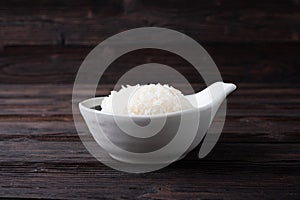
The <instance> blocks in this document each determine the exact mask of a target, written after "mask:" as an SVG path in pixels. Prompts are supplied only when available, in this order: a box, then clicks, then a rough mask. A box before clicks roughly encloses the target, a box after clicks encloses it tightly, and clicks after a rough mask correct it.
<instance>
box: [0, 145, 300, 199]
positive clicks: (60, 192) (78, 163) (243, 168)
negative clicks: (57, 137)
mask: <svg viewBox="0 0 300 200" xmlns="http://www.w3.org/2000/svg"><path fill="white" fill-rule="evenodd" d="M0 144H1V145H0V148H1V156H0V159H1V160H0V163H1V168H0V170H1V173H0V185H1V189H0V196H1V197H3V198H5V197H22V198H25V197H29V198H47V199H48V198H49V199H52V198H58V199H65V198H66V199H67V198H68V199H70V198H72V199H73V198H81V199H85V198H91V199H94V198H99V197H101V198H113V199H115V198H129V199H132V198H141V199H143V198H148V199H156V198H158V197H160V198H166V199H168V198H172V197H174V198H175V197H182V198H189V199H190V198H200V197H201V198H203V197H206V198H222V199H233V198H234V197H235V195H238V196H237V198H238V199H249V198H275V197H280V198H291V199H297V197H298V196H299V168H298V165H299V159H300V157H299V153H300V152H299V150H300V149H299V145H298V144H297V145H291V144H285V145H280V144H277V145H276V144H269V145H268V144H263V145H257V144H248V145H247V144H218V145H217V147H216V148H215V149H214V150H213V152H212V153H211V154H210V155H209V156H208V157H207V158H205V159H204V160H198V161H197V160H195V158H193V157H192V156H189V157H188V158H186V159H183V160H181V161H179V162H177V163H174V164H172V165H170V166H169V167H167V168H165V169H163V170H160V171H157V172H152V173H149V174H137V175H134V174H126V173H122V172H118V171H115V170H112V169H109V168H107V167H105V166H104V165H102V164H101V163H99V162H97V161H95V159H94V158H92V157H91V156H90V155H89V154H88V153H87V152H86V150H85V149H84V147H83V146H82V145H81V144H80V143H79V142H35V141H32V140H24V141H14V142H0ZM178 180H180V181H178ZM220 180H222V181H220ZM141 182H142V183H143V184H140V183H141ZM70 191H73V192H70ZM170 195H171V196H170ZM173 195H174V196H173Z"/></svg>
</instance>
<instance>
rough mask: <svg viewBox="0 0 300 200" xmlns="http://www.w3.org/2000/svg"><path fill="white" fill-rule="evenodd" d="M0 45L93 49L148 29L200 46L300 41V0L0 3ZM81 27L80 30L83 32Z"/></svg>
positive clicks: (127, 0) (23, 1)
mask: <svg viewBox="0 0 300 200" xmlns="http://www.w3.org/2000/svg"><path fill="white" fill-rule="evenodd" d="M0 10H1V12H0V13H1V15H0V19H1V32H0V35H1V38H2V40H1V43H2V45H3V46H7V45H60V44H62V45H65V44H68V45H74V44H76V45H95V44H98V43H99V42H101V41H103V40H104V39H105V38H107V37H109V36H111V35H114V34H116V33H119V32H121V31H124V30H128V29H130V28H136V27H144V26H158V27H166V28H171V29H175V30H178V31H181V32H184V33H186V34H188V35H189V36H191V37H193V38H194V39H196V40H197V41H200V42H244V43H245V42H262V41H264V42H265V41H269V42H274V41H275V42H278V41H280V42H282V41H285V42H287V41H290V42H294V41H298V42H299V27H300V24H299V21H300V17H299V3H298V1H292V0H289V1H283V0H278V1H273V0H267V1H264V2H261V1H258V0H256V1H245V2H244V1H243V2H239V1H234V0H229V1H228V0H218V1H209V0H205V1H200V2H199V1H197V0H193V1H189V2H188V3H187V2H185V1H182V0H176V1H173V0H171V1H164V2H158V1H150V0H146V1H135V0H124V1H119V0H115V1H108V0H104V1H91V0H89V1H84V0H80V1H75V2H72V1H63V2H59V1H49V0H46V1H44V0H43V1H34V2H32V3H30V4H28V3H27V2H26V1H25V0H21V1H13V2H10V1H7V0H5V1H1V4H0ZM79 27H80V28H79Z"/></svg>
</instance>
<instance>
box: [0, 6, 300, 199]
mask: <svg viewBox="0 0 300 200" xmlns="http://www.w3.org/2000/svg"><path fill="white" fill-rule="evenodd" d="M299 4H300V2H299V1H298V0H264V1H261V0H251V1H244V0H243V1H242V0H239V1H238V0H198V1H197V0H189V1H184V0H164V1H162V0H161V1H154V0H141V1H134V0H123V1H118V0H111V1H108V0H73V1H71V0H70V1H67V0H39V1H28V0H27V1H26V0H12V1H8V0H2V1H1V2H0V199H23V198H30V199H300V183H299V182H300V178H299V175H300V173H299V167H300V137H299V134H300V87H299V86H300V69H299V68H300V56H299V55H300V54H299V53H300V42H299V40H300V5H299ZM144 26H159V27H166V28H171V29H175V30H178V31H181V32H183V33H185V34H187V35H189V36H191V37H192V38H194V39H195V40H197V41H198V42H200V43H201V44H202V45H203V46H204V47H205V48H206V50H207V51H208V52H209V53H210V55H211V56H212V58H213V59H214V60H215V62H216V64H217V65H218V67H219V70H220V72H221V74H222V76H223V79H224V80H225V81H228V82H234V83H236V84H237V85H238V90H237V91H236V92H234V93H233V94H232V95H231V96H230V97H229V98H228V115H227V118H226V124H225V127H224V130H223V133H222V136H221V138H220V140H219V142H218V144H217V145H216V147H215V149H214V150H213V151H212V152H211V153H210V154H209V155H208V156H207V157H206V158H205V159H203V160H198V159H196V156H195V155H196V153H197V150H198V149H197V150H196V151H194V152H192V153H191V154H190V155H189V156H188V157H187V158H185V159H183V160H181V161H179V162H176V163H174V164H172V165H170V166H168V167H167V168H164V169H162V170H159V171H156V172H152V173H147V174H127V173H123V172H118V171H115V170H112V169H110V168H108V167H106V166H104V165H102V164H101V163H100V162H98V161H96V159H94V158H93V157H92V156H91V155H90V154H89V153H88V152H87V150H86V149H85V148H84V146H83V145H82V143H81V141H80V139H79V137H78V136H77V133H76V130H75V128H74V124H73V119H72V112H71V93H72V86H73V85H72V84H73V82H74V79H75V75H76V72H77V70H78V68H79V66H80V64H81V62H82V61H83V59H84V57H85V56H86V55H87V53H88V52H89V51H90V50H91V49H92V48H93V47H94V46H95V45H97V44H98V43H100V42H101V41H103V40H104V39H106V38H107V37H109V36H112V35H114V34H116V33H119V32H121V31H124V30H128V29H130V28H136V27H144ZM153 61H155V62H160V63H163V64H168V65H170V66H173V67H174V68H176V69H177V70H179V71H180V72H182V73H183V74H184V75H185V76H186V77H187V78H188V80H189V81H190V82H191V83H193V87H194V88H195V89H196V90H200V89H202V88H203V84H202V81H201V78H200V77H199V75H197V74H196V73H195V71H193V70H192V69H191V67H190V66H189V65H188V64H187V63H185V62H184V61H182V60H180V59H178V58H177V57H176V56H174V55H171V54H168V53H166V52H161V51H159V50H146V51H136V52H132V53H131V54H128V55H126V56H123V57H122V58H120V59H119V60H118V61H116V62H115V63H114V64H113V65H112V66H111V67H110V68H109V69H108V70H107V71H106V73H105V74H104V77H103V83H102V84H104V86H105V87H103V88H102V89H101V90H99V91H98V95H105V94H108V92H109V90H110V89H111V88H112V84H114V83H115V82H116V81H117V79H118V77H120V76H121V75H122V73H124V72H126V71H127V70H128V69H130V68H131V67H134V66H135V65H137V64H142V63H147V62H153Z"/></svg>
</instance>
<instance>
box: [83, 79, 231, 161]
mask: <svg viewBox="0 0 300 200" xmlns="http://www.w3.org/2000/svg"><path fill="white" fill-rule="evenodd" d="M235 88H236V86H235V85H233V84H225V83H222V82H218V83H215V84H213V85H211V86H210V87H208V88H206V89H205V90H203V91H202V92H200V93H197V94H195V95H189V96H186V97H187V98H188V99H189V100H190V101H191V103H192V104H193V105H194V106H195V109H191V110H186V111H183V112H174V113H169V114H166V115H154V116H128V115H113V114H108V113H104V112H101V111H99V110H95V109H93V107H95V106H98V105H101V102H102V100H103V98H104V97H97V98H92V99H88V100H85V101H83V102H81V103H80V104H79V109H80V112H81V114H82V116H83V118H84V120H85V122H86V124H87V126H88V128H89V131H90V132H91V134H92V135H93V137H94V139H95V140H96V142H97V143H98V144H99V145H100V146H101V147H102V148H103V149H105V151H107V152H108V153H109V154H110V155H111V156H112V157H113V158H114V159H116V160H119V161H122V162H126V163H137V164H160V163H171V162H174V161H175V160H177V159H179V158H181V157H183V156H184V155H186V154H187V153H188V152H190V151H191V150H192V149H194V148H195V147H196V146H197V145H198V144H199V143H200V141H201V140H202V138H203V136H204V135H205V133H206V131H207V129H208V128H209V126H210V124H211V122H212V119H213V116H214V115H215V112H216V110H217V109H218V107H219V106H220V104H221V103H222V101H223V100H224V99H225V97H226V95H228V94H229V93H230V92H232V91H233V90H234V89H235ZM212 93H214V94H215V95H211V94H212ZM193 98H194V101H193ZM131 120H132V121H133V122H134V123H132V121H131ZM150 121H151V122H150ZM149 122H150V123H151V124H150V125H149ZM120 127H121V128H120ZM156 127H159V129H158V130H156ZM156 132H157V133H156Z"/></svg>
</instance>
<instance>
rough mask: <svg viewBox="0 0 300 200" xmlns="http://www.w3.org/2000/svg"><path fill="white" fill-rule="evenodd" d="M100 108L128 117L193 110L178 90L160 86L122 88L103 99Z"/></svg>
mask: <svg viewBox="0 0 300 200" xmlns="http://www.w3.org/2000/svg"><path fill="white" fill-rule="evenodd" d="M120 104H123V105H120ZM113 105H114V106H113ZM101 107H102V111H103V112H107V113H114V114H129V115H157V114H164V113H171V112H177V111H181V110H187V109H191V108H193V106H192V105H191V103H190V102H189V101H188V100H187V99H186V98H185V97H184V95H183V94H182V93H181V92H180V91H179V90H177V89H175V88H173V87H171V86H169V85H161V84H149V85H136V86H127V87H122V89H121V90H120V91H118V92H116V91H112V92H111V94H110V95H109V96H108V97H105V98H104V100H103V101H102V104H101ZM117 107H118V108H117Z"/></svg>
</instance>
